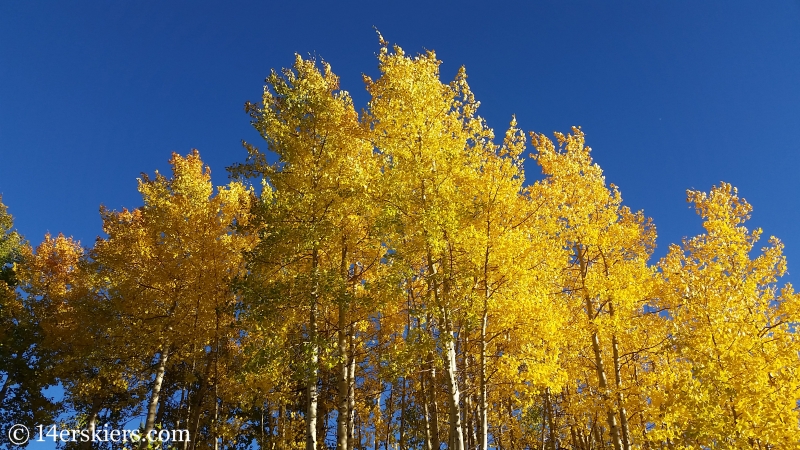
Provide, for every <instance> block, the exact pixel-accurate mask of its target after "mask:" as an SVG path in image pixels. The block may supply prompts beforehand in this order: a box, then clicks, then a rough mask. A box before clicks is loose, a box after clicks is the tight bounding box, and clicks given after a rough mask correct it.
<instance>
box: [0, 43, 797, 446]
mask: <svg viewBox="0 0 800 450" xmlns="http://www.w3.org/2000/svg"><path fill="white" fill-rule="evenodd" d="M380 43H381V48H380V52H379V54H378V64H379V69H380V76H378V77H377V78H376V79H372V78H370V77H368V76H364V83H365V85H366V90H367V92H368V93H369V96H370V100H369V103H368V104H367V106H366V108H365V109H364V110H363V111H361V112H357V111H356V109H355V107H354V104H353V101H352V99H351V97H350V96H349V94H348V93H347V92H345V91H343V90H340V88H339V79H338V78H337V76H336V75H335V74H334V73H333V72H332V70H331V67H330V66H329V65H327V64H324V63H318V62H316V61H314V60H309V59H303V58H301V57H300V56H297V57H296V59H295V62H294V65H293V67H292V68H290V69H284V70H282V71H273V72H272V73H271V74H270V75H269V76H268V78H267V79H266V86H265V87H264V91H263V96H262V98H261V100H260V101H259V102H257V103H249V102H248V103H247V104H246V106H245V109H246V111H247V113H248V114H249V116H250V118H251V120H252V125H253V126H254V127H255V128H256V129H257V130H258V132H259V133H260V134H261V136H262V137H263V140H264V142H263V143H262V144H261V147H262V148H261V149H260V148H259V147H258V146H257V145H255V144H250V143H245V147H246V149H247V152H248V154H247V157H246V159H244V160H243V161H240V162H239V163H235V164H233V165H232V166H231V167H230V168H229V172H230V178H231V181H230V182H229V184H227V185H225V186H222V187H214V186H213V185H212V182H211V174H210V170H209V169H208V168H207V167H206V166H204V164H203V162H202V161H201V159H200V156H199V153H198V152H197V151H196V150H195V151H193V152H192V153H189V154H188V155H187V156H181V155H178V154H173V156H172V159H171V160H170V163H171V167H172V174H171V175H169V176H168V175H162V174H159V173H158V172H156V174H155V176H144V175H143V176H142V178H140V179H139V182H138V190H139V192H140V193H141V196H142V206H140V207H138V208H135V209H130V210H128V209H124V210H122V211H110V210H106V209H101V217H102V222H103V236H102V237H98V238H97V241H96V242H95V243H94V245H93V246H92V247H88V248H87V247H83V246H82V245H81V243H79V242H77V241H75V240H73V239H72V238H69V237H65V236H64V235H57V236H50V235H48V236H46V237H45V238H44V240H43V241H42V242H41V243H40V244H38V245H37V246H32V245H30V244H29V243H28V242H27V241H25V240H24V239H23V238H22V237H21V236H20V235H19V234H18V233H17V232H16V231H14V228H13V224H12V222H11V216H10V215H9V214H8V213H7V210H6V208H5V206H3V205H2V203H0V269H1V270H0V424H1V425H2V426H3V427H4V429H7V428H8V427H9V426H11V424H14V423H21V424H25V425H27V426H28V427H29V428H31V429H33V428H34V427H35V426H36V425H37V424H42V423H62V425H63V427H64V428H70V429H88V430H96V429H97V427H100V426H103V425H107V426H109V427H112V428H113V427H116V428H119V429H122V428H126V427H127V428H130V427H131V426H133V427H137V426H138V427H140V429H141V430H142V431H143V433H147V432H149V431H150V430H160V429H166V430H176V429H183V430H188V432H189V435H190V438H191V439H190V441H188V442H186V441H184V442H169V441H168V442H152V443H147V442H144V441H142V442H140V443H129V444H126V446H127V448H139V449H143V448H148V447H150V448H162V447H163V448H173V449H182V450H189V449H192V450H193V449H206V448H213V449H215V450H216V449H253V448H258V449H274V450H288V449H305V450H323V449H338V450H361V449H375V450H378V449H386V450H389V449H399V450H406V449H422V450H439V449H442V448H448V449H454V450H473V449H477V450H487V449H504V450H517V449H542V450H545V449H549V450H556V449H572V450H590V449H609V450H610V449H613V450H629V449H634V448H638V449H710V448H720V449H745V448H747V449H751V448H752V449H791V448H800V416H799V415H798V414H799V410H798V400H800V339H799V338H800V336H799V335H798V333H797V330H796V327H797V324H798V322H800V296H798V294H796V293H795V292H794V291H793V290H792V287H791V285H789V284H788V283H779V278H780V277H781V276H782V275H783V274H784V273H785V272H786V260H785V258H784V256H783V255H782V250H783V245H782V244H781V242H780V241H779V240H778V239H777V238H774V237H771V238H769V239H768V240H766V243H763V242H762V243H761V244H759V242H760V241H762V240H761V234H762V232H761V230H760V229H755V230H749V229H748V228H746V222H747V220H748V218H749V216H750V212H751V206H750V205H749V204H748V203H747V202H746V201H745V200H744V199H743V198H741V197H740V196H739V195H738V193H737V190H736V188H734V187H732V186H731V185H729V184H726V183H720V184H719V185H717V186H714V187H711V188H710V189H709V190H708V191H707V192H700V191H694V190H691V191H688V193H687V200H688V202H689V203H690V204H691V205H693V206H694V208H695V209H696V211H697V214H698V216H699V220H700V221H702V225H703V228H704V230H705V231H704V233H703V234H700V235H698V236H695V237H687V238H685V239H684V240H683V242H681V243H680V244H672V245H671V246H669V248H668V252H667V253H666V256H665V257H664V258H662V259H661V260H660V261H654V260H653V259H651V255H652V254H653V251H654V248H655V245H656V228H655V225H654V224H653V222H652V221H651V220H650V219H649V218H648V217H647V216H645V214H644V213H643V212H641V211H639V212H636V211H632V210H630V209H629V208H628V207H626V206H625V205H624V203H623V201H622V195H621V192H620V189H619V188H618V187H617V186H615V185H614V184H611V183H607V182H606V180H605V177H604V175H603V172H602V170H601V169H600V167H599V166H598V165H597V164H596V163H595V162H594V161H593V155H592V153H591V151H590V148H589V147H587V146H586V143H585V136H584V134H583V132H582V131H581V130H580V128H577V127H576V128H572V130H571V132H570V133H568V134H561V133H555V135H554V137H553V138H551V137H548V136H546V135H544V134H539V133H524V132H523V131H522V130H521V129H520V128H518V125H517V123H516V121H515V120H513V119H512V120H511V123H510V126H509V128H508V130H507V131H505V133H504V135H503V136H502V139H498V138H496V137H495V135H494V133H493V131H492V129H491V128H489V127H488V126H487V124H486V123H485V121H484V120H483V119H482V118H481V117H480V116H479V115H478V114H477V109H478V106H479V103H478V101H476V99H475V98H474V96H473V94H472V92H471V91H470V88H469V85H468V84H467V75H466V72H465V71H464V69H463V68H462V69H461V70H459V72H458V73H457V75H456V77H455V79H454V80H453V81H451V82H450V83H443V82H442V81H441V79H440V74H439V64H440V62H439V60H437V58H436V56H435V54H434V53H433V52H427V53H425V54H421V55H417V56H409V55H407V54H405V53H404V52H403V50H402V49H401V48H399V47H398V46H389V45H388V44H387V43H386V42H385V41H384V40H383V38H380ZM528 157H529V158H532V159H533V160H534V161H535V162H536V163H537V164H538V167H539V168H541V173H537V174H536V175H535V176H534V177H532V178H534V179H535V180H534V181H530V180H527V179H526V177H525V172H524V170H523V163H524V161H525V160H526V158H528ZM676 200H680V199H676ZM54 386H55V387H57V389H60V390H61V391H63V395H60V396H57V397H56V398H52V397H49V396H48V395H45V390H47V389H48V388H53V387H54ZM59 421H60V422H59ZM131 424H133V425H131ZM5 437H6V436H3V439H5ZM60 445H61V446H62V447H63V448H67V449H72V448H85V449H90V448H120V447H121V446H122V444H112V443H97V442H94V443H92V442H63V443H61V444H60Z"/></svg>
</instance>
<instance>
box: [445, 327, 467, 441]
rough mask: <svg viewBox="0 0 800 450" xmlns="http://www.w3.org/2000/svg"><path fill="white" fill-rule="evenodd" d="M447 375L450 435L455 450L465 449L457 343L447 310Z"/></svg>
mask: <svg viewBox="0 0 800 450" xmlns="http://www.w3.org/2000/svg"><path fill="white" fill-rule="evenodd" d="M444 322H445V342H444V347H445V358H446V359H445V375H446V380H447V393H448V396H449V398H448V410H449V411H448V415H449V420H450V436H451V441H452V448H453V450H465V449H464V427H463V425H462V424H461V393H460V392H459V389H458V378H457V375H456V373H457V370H458V369H457V367H456V345H455V338H456V337H455V333H453V325H452V324H451V323H450V317H449V316H448V315H447V312H445V317H444Z"/></svg>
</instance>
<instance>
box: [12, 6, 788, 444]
mask: <svg viewBox="0 0 800 450" xmlns="http://www.w3.org/2000/svg"><path fill="white" fill-rule="evenodd" d="M231 3H233V2H231ZM235 3H236V4H235V5H230V4H228V5H224V6H223V5H222V2H215V3H211V2H199V1H197V2H154V1H137V2H133V1H115V2H111V1H97V2H85V1H80V2H50V3H44V2H35V1H25V2H2V3H0V193H2V195H3V201H4V203H6V204H7V205H8V206H9V209H10V211H11V212H12V214H14V216H15V217H16V224H17V227H18V229H19V230H20V231H21V232H22V233H23V234H24V235H25V236H26V237H27V238H28V239H29V240H30V241H31V242H32V243H34V244H36V243H38V242H40V241H41V239H42V236H43V235H44V233H45V232H47V231H49V232H51V233H58V232H63V233H64V234H66V235H72V236H75V237H76V238H78V239H80V240H81V241H82V242H83V243H84V244H85V245H91V244H92V243H93V241H94V239H95V237H96V236H97V235H98V234H100V233H101V221H100V217H99V214H98V208H99V206H100V204H104V205H106V206H107V207H109V208H113V209H119V208H122V207H136V206H139V204H140V197H139V195H138V193H137V192H136V178H137V177H138V176H139V174H140V173H141V172H147V173H152V172H153V171H154V170H155V169H159V170H161V171H166V170H167V169H168V163H167V160H168V159H169V157H170V154H171V152H173V151H176V152H179V153H181V154H186V153H188V152H189V151H191V149H192V148H197V149H199V150H200V154H201V156H202V157H203V159H204V160H205V161H206V162H207V163H208V164H209V165H210V166H211V168H212V174H213V177H214V182H215V184H217V185H221V184H225V183H226V182H227V173H226V172H225V170H224V168H225V167H226V166H228V165H230V164H232V163H234V162H237V161H242V160H243V159H244V157H245V152H244V150H243V149H242V148H241V146H240V141H241V140H242V139H245V140H248V141H251V142H253V143H256V144H257V143H258V141H259V137H258V135H257V134H256V133H255V132H254V131H253V130H252V129H251V127H250V125H249V118H248V117H247V115H246V114H245V113H244V111H243V104H244V102H245V101H247V100H252V101H257V100H259V98H260V93H261V90H262V86H263V80H264V77H265V76H266V75H267V74H268V73H269V71H270V69H271V68H280V67H284V66H289V65H291V63H292V62H293V54H294V53H295V52H297V53H299V54H301V55H304V56H307V55H316V56H317V57H318V58H320V59H324V60H326V61H328V62H330V63H331V64H332V66H333V70H334V71H335V72H336V73H337V74H338V75H340V76H341V79H342V87H343V88H344V89H347V90H349V91H350V92H351V93H352V95H353V97H354V99H355V101H356V104H357V107H359V108H360V107H363V106H365V104H366V101H367V95H366V92H365V90H364V87H363V83H362V81H361V74H362V73H367V74H371V75H376V72H377V59H376V57H375V54H376V52H377V51H378V48H379V47H378V41H377V38H376V36H375V32H374V30H373V26H375V27H377V28H378V29H379V30H380V31H381V33H382V34H383V35H384V37H385V38H386V39H387V40H389V41H390V42H393V43H397V44H399V45H400V46H401V47H403V48H404V49H405V50H406V51H408V52H411V53H415V52H421V51H424V50H425V49H434V50H436V52H437V55H438V56H439V58H440V59H442V60H443V61H444V63H443V64H442V73H443V77H444V78H445V79H448V80H449V79H450V78H452V77H453V75H454V74H455V73H456V70H457V69H458V67H459V66H461V65H464V66H466V68H467V73H468V75H469V82H470V85H471V86H472V88H473V91H474V92H475V94H476V97H477V98H478V99H479V100H480V101H481V102H482V106H481V108H480V111H479V112H480V114H481V115H482V116H483V117H485V118H486V119H487V120H488V122H489V124H490V126H492V127H494V128H495V130H496V132H497V134H498V135H499V136H502V132H503V130H504V129H505V127H506V126H507V124H508V122H509V120H510V118H511V115H512V114H516V116H517V119H518V122H519V125H520V126H521V127H522V128H523V129H524V130H526V131H538V132H545V133H548V134H552V132H553V131H556V130H560V131H568V130H569V128H570V127H571V126H572V125H580V126H581V127H582V128H583V130H584V131H585V132H586V134H587V142H588V144H589V145H590V146H591V147H592V148H593V149H594V157H595V159H596V161H597V162H598V163H599V164H600V165H601V166H602V167H603V168H604V170H605V172H606V176H607V180H608V181H610V182H613V183H615V184H617V185H618V186H620V188H621V190H622V194H623V199H624V200H625V202H626V203H627V204H628V205H629V206H630V207H631V208H633V209H644V211H645V213H646V214H647V215H649V216H651V217H652V218H653V219H654V221H655V224H656V226H657V229H658V234H659V238H658V250H657V252H656V255H657V256H661V255H663V253H664V251H665V249H666V248H667V246H668V244H670V243H674V242H680V240H681V238H682V237H683V236H687V235H694V234H697V233H698V232H700V231H701V228H700V220H699V218H698V217H697V216H695V214H694V212H693V211H692V210H691V209H690V208H689V207H688V205H687V203H686V202H685V190H686V189H687V188H697V189H701V190H708V189H709V188H710V187H711V186H712V185H714V184H718V183H719V182H720V181H727V182H730V183H732V184H733V185H735V186H737V187H738V188H739V190H740V194H741V195H742V196H743V197H745V198H746V199H747V200H748V201H750V203H752V204H753V205H754V213H753V220H752V221H751V222H750V225H751V227H756V226H760V227H762V228H763V229H764V233H765V236H769V235H775V236H778V237H779V238H781V239H782V240H783V241H784V242H785V243H786V254H787V256H788V258H789V270H790V271H792V269H793V268H794V267H795V266H796V265H797V264H800V238H798V233H797V231H798V225H797V224H798V222H800V197H798V194H800V181H798V179H797V177H796V176H795V174H796V173H797V169H798V166H799V164H798V163H800V156H798V155H799V154H800V153H798V150H800V148H798V147H799V146H800V144H798V138H797V132H798V129H799V128H800V2H798V1H797V0H794V1H792V0H775V1H771V2H739V1H724V2H723V1H704V2H695V1H691V2H690V1H615V2H597V1H548V2H538V1H537V2H518V3H512V2H508V3H505V4H503V5H498V4H495V3H492V2H486V1H481V2H431V1H425V2H402V3H391V2H375V1H372V2H350V3H342V2H275V3H273V2H255V1H241V2H235ZM528 168H529V170H531V171H533V173H532V175H531V178H533V177H534V175H533V174H534V173H536V172H538V168H536V167H535V165H534V164H529V165H528ZM792 278H793V277H792V276H791V275H790V276H789V277H787V279H789V280H791V279H792ZM794 278H795V279H796V276H795V277H794ZM32 448H36V447H32Z"/></svg>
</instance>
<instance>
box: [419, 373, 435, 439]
mask: <svg viewBox="0 0 800 450" xmlns="http://www.w3.org/2000/svg"><path fill="white" fill-rule="evenodd" d="M425 366H426V365H425V364H423V366H422V367H423V368H424V367H425ZM426 378H427V377H426V373H425V372H424V371H423V373H422V375H421V376H420V380H419V385H420V391H421V394H422V419H423V420H424V425H425V450H433V438H432V437H431V416H430V408H428V392H427V389H426V387H425V385H426V384H427V381H426Z"/></svg>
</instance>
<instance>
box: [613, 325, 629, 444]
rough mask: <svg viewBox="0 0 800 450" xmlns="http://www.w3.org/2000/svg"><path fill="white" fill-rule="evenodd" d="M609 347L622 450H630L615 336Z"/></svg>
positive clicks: (617, 343)
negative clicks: (611, 356)
mask: <svg viewBox="0 0 800 450" xmlns="http://www.w3.org/2000/svg"><path fill="white" fill-rule="evenodd" d="M611 346H612V351H613V358H614V379H615V382H616V387H617V403H618V408H619V422H620V426H621V428H622V448H623V449H624V450H631V446H632V445H633V442H632V439H633V437H632V436H631V433H630V429H629V427H628V413H627V411H626V410H625V398H624V397H623V394H622V374H621V367H620V361H619V342H618V341H617V336H616V335H614V336H612V338H611Z"/></svg>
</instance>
